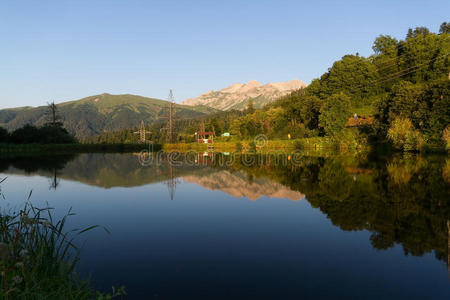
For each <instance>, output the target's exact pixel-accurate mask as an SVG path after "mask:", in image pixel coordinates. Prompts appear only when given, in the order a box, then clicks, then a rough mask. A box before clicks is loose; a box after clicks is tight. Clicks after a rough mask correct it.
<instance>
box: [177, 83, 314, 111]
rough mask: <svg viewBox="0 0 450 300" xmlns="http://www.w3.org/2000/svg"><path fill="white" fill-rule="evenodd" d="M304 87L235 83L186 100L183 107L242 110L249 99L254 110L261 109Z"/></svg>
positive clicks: (283, 84)
mask: <svg viewBox="0 0 450 300" xmlns="http://www.w3.org/2000/svg"><path fill="white" fill-rule="evenodd" d="M302 87H306V84H305V83H304V82H302V81H301V80H297V79H296V80H291V81H286V82H273V83H268V84H262V83H259V82H258V81H256V80H251V81H249V82H248V83H246V84H243V83H235V84H233V85H230V86H229V87H227V88H224V89H222V90H220V91H209V92H207V93H205V94H202V95H200V96H199V97H197V98H191V99H187V100H185V101H184V102H183V104H184V105H192V106H195V105H205V106H209V107H212V108H215V109H220V110H231V109H237V110H244V109H245V108H246V107H247V103H248V102H249V100H250V99H252V100H253V103H254V107H255V108H261V107H262V106H264V105H265V104H267V103H270V102H272V101H274V100H276V99H278V98H280V97H282V96H284V95H286V94H289V93H290V92H292V91H294V90H298V89H300V88H302Z"/></svg>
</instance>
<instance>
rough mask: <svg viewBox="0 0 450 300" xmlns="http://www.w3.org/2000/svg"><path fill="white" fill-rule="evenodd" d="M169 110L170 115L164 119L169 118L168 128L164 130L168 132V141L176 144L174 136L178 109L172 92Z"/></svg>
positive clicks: (170, 93)
mask: <svg viewBox="0 0 450 300" xmlns="http://www.w3.org/2000/svg"><path fill="white" fill-rule="evenodd" d="M167 101H168V104H167V110H168V115H167V116H163V118H167V126H166V127H165V128H164V130H166V140H167V141H168V142H169V143H173V142H174V135H175V114H176V107H175V100H174V97H173V93H172V90H170V92H169V97H168V99H167Z"/></svg>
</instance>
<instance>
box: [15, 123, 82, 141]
mask: <svg viewBox="0 0 450 300" xmlns="http://www.w3.org/2000/svg"><path fill="white" fill-rule="evenodd" d="M9 141H10V142H11V143H14V144H74V143H77V140H76V139H75V138H74V137H73V136H72V135H70V134H69V133H68V132H67V130H66V129H64V128H63V127H61V126H53V125H45V126H42V127H36V126H33V125H29V124H27V125H25V126H23V127H22V128H19V129H16V130H14V131H13V132H12V133H11V135H10V137H9Z"/></svg>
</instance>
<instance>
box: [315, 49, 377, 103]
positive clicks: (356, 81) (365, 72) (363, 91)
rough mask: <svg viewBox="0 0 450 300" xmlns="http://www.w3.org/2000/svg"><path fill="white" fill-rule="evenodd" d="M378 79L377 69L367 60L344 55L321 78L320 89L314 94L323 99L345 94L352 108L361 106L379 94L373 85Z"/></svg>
mask: <svg viewBox="0 0 450 300" xmlns="http://www.w3.org/2000/svg"><path fill="white" fill-rule="evenodd" d="M378 79H379V75H378V72H377V68H376V66H375V65H374V64H373V63H372V62H371V61H370V60H369V59H367V58H364V57H362V56H359V55H346V56H344V57H343V58H342V59H341V60H339V61H336V62H335V63H334V64H333V66H332V67H331V68H330V69H329V71H328V72H327V73H325V74H324V75H322V76H321V78H320V88H319V89H318V91H314V92H315V93H314V94H315V95H316V96H318V97H320V98H321V99H325V98H327V97H329V96H331V95H333V94H336V93H339V92H345V93H346V94H347V95H349V96H350V97H351V103H352V105H353V106H362V105H365V104H367V103H368V99H370V97H372V96H374V95H376V94H377V93H379V88H378V86H377V85H376V84H375V82H376V80H378ZM316 89H317V87H316Z"/></svg>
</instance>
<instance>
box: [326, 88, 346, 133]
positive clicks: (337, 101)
mask: <svg viewBox="0 0 450 300" xmlns="http://www.w3.org/2000/svg"><path fill="white" fill-rule="evenodd" d="M351 115H352V113H351V107H350V98H349V97H348V96H347V95H346V94H344V93H343V92H341V93H339V94H334V95H332V96H331V97H329V98H328V99H326V100H325V102H324V104H323V106H322V107H321V109H320V117H319V121H320V126H321V127H323V128H324V130H325V133H326V134H327V135H329V136H337V135H338V134H339V133H340V132H341V131H342V129H344V127H345V124H346V123H347V121H348V119H349V118H350V117H351Z"/></svg>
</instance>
